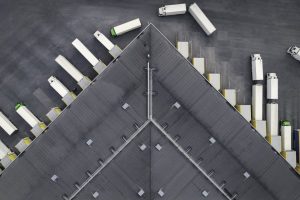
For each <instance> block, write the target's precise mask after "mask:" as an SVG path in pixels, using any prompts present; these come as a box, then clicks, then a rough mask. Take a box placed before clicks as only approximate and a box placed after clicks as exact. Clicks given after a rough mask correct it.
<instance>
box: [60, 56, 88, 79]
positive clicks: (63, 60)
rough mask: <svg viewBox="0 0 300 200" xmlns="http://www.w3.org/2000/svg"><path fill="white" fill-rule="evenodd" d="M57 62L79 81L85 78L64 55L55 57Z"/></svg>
mask: <svg viewBox="0 0 300 200" xmlns="http://www.w3.org/2000/svg"><path fill="white" fill-rule="evenodd" d="M55 62H57V64H59V65H60V66H61V67H62V68H63V69H64V70H65V71H66V72H67V73H68V74H69V75H70V76H72V78H73V79H75V81H76V82H77V83H78V82H79V81H81V80H82V79H83V78H84V76H83V74H82V73H81V72H80V71H79V70H78V69H77V68H76V67H75V66H74V65H73V64H72V63H70V61H68V60H67V59H66V58H65V57H64V56H62V55H59V56H57V57H56V58H55Z"/></svg>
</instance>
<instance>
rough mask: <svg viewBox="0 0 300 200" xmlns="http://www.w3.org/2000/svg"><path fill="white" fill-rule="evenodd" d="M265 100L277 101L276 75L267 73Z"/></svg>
mask: <svg viewBox="0 0 300 200" xmlns="http://www.w3.org/2000/svg"><path fill="white" fill-rule="evenodd" d="M267 99H270V100H277V99H278V78H277V75H276V73H267Z"/></svg>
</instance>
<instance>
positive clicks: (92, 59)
mask: <svg viewBox="0 0 300 200" xmlns="http://www.w3.org/2000/svg"><path fill="white" fill-rule="evenodd" d="M72 45H73V46H74V47H75V48H76V49H77V50H78V51H79V52H80V53H81V55H82V56H83V57H85V59H87V61H89V63H91V65H93V69H94V70H95V71H96V72H97V73H98V74H101V73H102V72H103V71H104V69H105V68H106V65H105V64H104V63H103V62H102V61H101V60H100V59H97V58H96V56H94V54H93V53H92V52H90V50H89V49H88V48H87V47H86V46H85V45H84V44H82V42H81V41H80V40H79V39H77V38H76V39H75V40H74V41H73V42H72Z"/></svg>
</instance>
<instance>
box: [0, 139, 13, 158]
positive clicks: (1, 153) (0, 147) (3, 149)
mask: <svg viewBox="0 0 300 200" xmlns="http://www.w3.org/2000/svg"><path fill="white" fill-rule="evenodd" d="M10 152H11V151H10V149H9V148H8V147H7V146H6V145H5V144H4V143H3V142H2V141H1V140H0V160H1V159H3V158H4V157H5V156H6V155H7V154H8V153H10Z"/></svg>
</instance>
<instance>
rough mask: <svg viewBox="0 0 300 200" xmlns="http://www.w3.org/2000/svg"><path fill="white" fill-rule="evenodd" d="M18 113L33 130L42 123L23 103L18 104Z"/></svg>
mask: <svg viewBox="0 0 300 200" xmlns="http://www.w3.org/2000/svg"><path fill="white" fill-rule="evenodd" d="M16 111H17V113H18V114H19V115H20V116H21V117H22V118H23V119H24V120H25V121H26V122H27V123H28V124H29V125H30V126H31V127H32V128H33V127H35V126H36V125H38V124H39V123H41V121H40V120H39V119H38V118H37V117H36V116H35V115H34V114H33V113H32V112H31V111H30V110H29V109H28V108H27V107H26V106H25V105H24V104H22V103H17V105H16Z"/></svg>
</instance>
